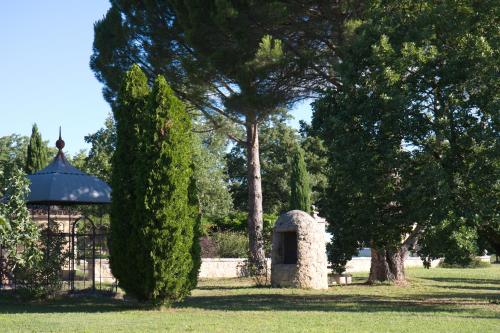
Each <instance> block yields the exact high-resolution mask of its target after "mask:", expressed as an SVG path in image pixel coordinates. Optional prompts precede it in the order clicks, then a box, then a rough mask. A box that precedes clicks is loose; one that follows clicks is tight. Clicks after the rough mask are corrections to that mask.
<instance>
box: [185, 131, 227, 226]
mask: <svg viewBox="0 0 500 333" xmlns="http://www.w3.org/2000/svg"><path fill="white" fill-rule="evenodd" d="M198 127H199V128H200V130H199V131H196V129H197V128H198ZM202 129H203V127H202V126H197V127H195V133H194V134H193V141H194V142H193V150H194V151H193V178H194V179H195V186H196V189H195V193H196V194H197V201H198V203H199V210H200V213H201V216H202V217H203V218H204V219H205V220H207V221H213V220H214V219H220V218H223V217H224V216H227V215H228V214H229V213H231V211H232V209H233V202H232V198H231V193H230V192H229V186H228V175H227V167H226V161H225V159H224V156H225V153H226V147H227V143H228V141H227V139H226V136H225V135H223V134H221V133H218V132H214V131H209V132H205V131H203V130H202Z"/></svg>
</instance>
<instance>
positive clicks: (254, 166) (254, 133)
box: [246, 118, 266, 275]
mask: <svg viewBox="0 0 500 333" xmlns="http://www.w3.org/2000/svg"><path fill="white" fill-rule="evenodd" d="M246 130H247V178H248V238H249V247H250V261H251V264H252V265H254V269H255V270H256V272H255V273H256V274H258V275H262V274H264V272H265V269H266V257H265V253H264V239H263V237H262V229H263V226H264V222H263V219H262V181H261V176H260V159H259V131H258V124H257V122H256V121H255V119H248V118H247V122H246Z"/></svg>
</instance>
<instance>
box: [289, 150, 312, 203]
mask: <svg viewBox="0 0 500 333" xmlns="http://www.w3.org/2000/svg"><path fill="white" fill-rule="evenodd" d="M290 190H291V193H290V210H293V209H299V210H302V211H304V212H306V213H311V187H310V185H309V175H308V173H307V168H306V162H305V161H304V151H303V150H302V148H300V147H299V146H297V147H296V149H295V150H294V152H293V159H292V174H291V177H290Z"/></svg>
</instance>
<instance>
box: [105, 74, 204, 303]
mask: <svg viewBox="0 0 500 333" xmlns="http://www.w3.org/2000/svg"><path fill="white" fill-rule="evenodd" d="M114 112H115V119H116V134H117V136H116V149H115V152H114V155H113V159H112V161H113V173H112V185H113V203H112V211H111V243H110V260H111V269H112V270H113V274H114V275H115V276H116V278H117V279H118V281H119V283H120V286H121V287H122V288H123V289H124V290H125V291H126V292H127V293H129V294H131V295H133V296H134V297H136V298H137V299H139V300H141V301H151V302H152V303H153V304H156V305H160V304H169V303H171V302H173V301H178V300H181V299H183V298H184V297H185V296H186V295H187V294H188V293H189V292H190V290H191V289H192V288H194V287H195V286H196V281H197V272H198V268H199V265H200V260H199V256H200V249H199V244H198V242H197V239H198V237H199V235H200V234H199V228H200V222H201V220H200V214H199V211H198V198H197V193H196V182H195V180H194V179H193V177H192V168H193V160H192V155H193V139H192V133H191V127H192V124H191V119H190V117H189V115H188V113H187V112H186V110H185V107H184V105H183V104H182V102H180V101H179V100H178V99H177V98H176V97H175V95H174V93H173V91H172V89H171V88H170V87H169V86H168V85H167V83H166V81H165V79H164V78H162V77H158V78H157V79H156V81H155V85H154V87H153V89H152V91H151V92H150V90H149V87H148V84H147V79H146V76H145V75H144V73H143V72H142V70H141V69H140V68H139V66H137V65H134V66H132V68H131V69H130V71H129V72H127V74H126V76H125V80H124V82H123V87H122V90H121V92H120V94H119V96H118V99H117V103H116V106H115V108H114Z"/></svg>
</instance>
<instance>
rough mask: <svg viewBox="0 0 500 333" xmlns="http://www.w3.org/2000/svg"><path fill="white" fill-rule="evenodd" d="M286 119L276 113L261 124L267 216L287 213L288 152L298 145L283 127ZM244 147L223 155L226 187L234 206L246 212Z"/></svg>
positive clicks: (246, 189)
mask: <svg viewBox="0 0 500 333" xmlns="http://www.w3.org/2000/svg"><path fill="white" fill-rule="evenodd" d="M287 119H288V118H287V117H286V116H285V115H284V114H278V115H275V116H273V117H270V119H269V120H268V121H266V122H264V123H263V124H262V125H261V134H260V135H261V141H262V142H263V144H262V147H261V152H260V161H261V166H262V169H261V173H262V190H263V191H262V192H263V209H264V213H267V214H280V213H282V212H284V211H287V210H288V202H289V198H290V163H291V158H290V153H289V152H290V151H292V150H293V148H294V146H295V145H296V144H297V140H298V136H297V133H296V131H295V129H293V128H292V127H290V126H288V125H287V124H286V120H287ZM245 150H246V149H245V147H244V145H241V144H235V145H234V146H233V147H232V148H231V150H230V152H229V153H228V154H227V155H226V160H227V165H228V174H229V184H230V189H231V194H232V196H233V202H234V207H235V208H236V209H237V210H240V211H246V210H247V207H248V183H247V170H246V161H247V157H246V153H245Z"/></svg>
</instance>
